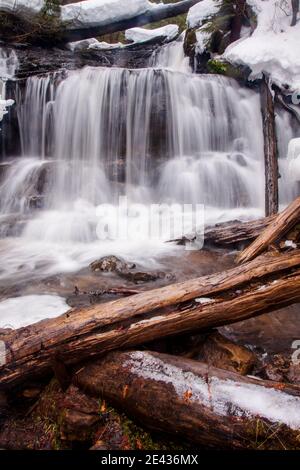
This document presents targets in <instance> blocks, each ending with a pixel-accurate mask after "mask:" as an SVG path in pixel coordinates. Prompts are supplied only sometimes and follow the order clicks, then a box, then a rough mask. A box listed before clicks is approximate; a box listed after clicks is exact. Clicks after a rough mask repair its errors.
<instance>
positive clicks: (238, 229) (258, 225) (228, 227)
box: [171, 216, 275, 248]
mask: <svg viewBox="0 0 300 470" xmlns="http://www.w3.org/2000/svg"><path fill="white" fill-rule="evenodd" d="M274 217H275V216H270V217H265V218H262V219H257V220H250V221H247V222H241V221H240V220H233V221H230V222H223V223H221V224H217V225H214V226H209V227H207V228H205V231H204V246H216V247H219V248H228V247H231V248H232V247H235V246H239V245H241V244H245V243H250V242H251V241H252V240H254V239H255V238H257V237H258V236H259V235H260V234H261V232H262V231H263V230H264V229H265V228H266V227H268V226H269V225H270V223H271V222H272V221H273V220H274ZM201 236H202V235H201ZM197 238H198V237H197V234H196V233H191V234H189V235H186V236H184V237H182V238H177V239H176V240H171V241H172V242H176V243H178V244H179V245H185V244H186V243H190V242H194V241H195V240H197Z"/></svg>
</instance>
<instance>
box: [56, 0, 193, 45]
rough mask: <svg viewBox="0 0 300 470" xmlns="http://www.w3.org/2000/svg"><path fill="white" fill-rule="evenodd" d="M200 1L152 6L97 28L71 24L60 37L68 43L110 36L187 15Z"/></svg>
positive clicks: (184, 1) (182, 1) (188, 0)
mask: <svg viewBox="0 0 300 470" xmlns="http://www.w3.org/2000/svg"><path fill="white" fill-rule="evenodd" d="M201 1H202V0H181V1H178V2H177V3H167V4H161V5H155V4H153V5H152V7H151V8H149V9H148V10H147V11H146V12H144V13H142V14H140V15H138V16H135V17H132V18H128V19H125V20H121V21H115V22H112V23H109V24H102V25H101V24H100V25H99V26H93V27H88V26H84V24H81V25H80V26H79V27H77V28H76V27H74V26H73V25H72V24H71V25H67V26H66V28H65V30H64V32H63V33H62V37H63V40H64V41H66V42H70V41H79V40H81V39H88V38H92V37H98V36H103V35H105V34H112V33H116V32H118V31H125V30H126V29H130V28H134V27H135V26H144V25H146V24H150V23H155V22H157V21H162V20H164V19H167V18H172V17H175V16H178V15H182V14H184V13H187V12H188V11H189V9H190V8H191V7H192V6H194V5H196V3H199V2H201Z"/></svg>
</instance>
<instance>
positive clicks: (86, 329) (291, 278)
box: [0, 250, 300, 387]
mask: <svg viewBox="0 0 300 470" xmlns="http://www.w3.org/2000/svg"><path fill="white" fill-rule="evenodd" d="M207 297H209V299H207ZM298 301H300V251H299V250H295V251H294V252H293V253H291V254H283V255H278V254H276V255H272V254H266V255H264V256H262V257H260V258H256V259H255V260H254V261H252V262H250V263H248V264H247V265H243V266H238V267H236V268H233V269H231V270H228V271H225V272H222V273H218V274H214V275H210V276H204V277H201V278H198V279H194V280H190V281H186V282H183V283H178V284H173V285H170V286H167V287H163V288H160V289H155V290H152V291H148V292H142V293H141V294H137V295H134V296H131V297H127V298H123V299H119V300H116V301H114V302H108V303H106V304H101V305H94V306H91V307H89V308H86V309H82V310H77V311H76V310H71V311H69V312H68V313H67V314H65V315H62V316H60V317H58V318H55V319H51V320H45V321H42V322H40V323H37V324H35V325H31V326H29V327H26V328H22V329H20V330H17V331H15V332H11V333H8V334H6V335H3V336H2V337H0V340H2V341H3V342H4V345H5V358H4V362H5V363H4V365H2V366H0V382H1V386H2V387H11V386H13V385H15V384H18V383H19V382H22V381H24V380H26V379H28V378H32V377H34V376H37V375H39V374H40V373H45V372H48V371H49V370H51V360H52V358H53V355H55V354H59V357H60V358H61V360H62V361H64V362H65V363H66V364H73V363H76V362H79V361H81V360H84V359H87V358H90V357H91V356H97V355H100V354H103V353H104V352H107V351H110V350H113V349H119V348H124V347H128V346H136V345H138V344H143V343H147V342H149V341H152V340H155V339H158V338H164V337H168V336H174V335H177V334H179V333H185V332H195V330H197V329H199V330H200V329H208V328H212V327H216V326H221V325H225V324H229V323H234V322H238V321H241V320H245V319H247V318H250V317H253V316H256V315H260V314H262V313H266V312H270V311H272V310H278V309H280V308H281V307H285V306H287V305H290V304H293V303H296V302H298ZM2 364H3V363H2Z"/></svg>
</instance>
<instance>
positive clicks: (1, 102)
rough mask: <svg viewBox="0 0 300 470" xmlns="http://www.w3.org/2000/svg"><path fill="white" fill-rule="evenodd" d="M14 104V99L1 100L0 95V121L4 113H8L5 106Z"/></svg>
mask: <svg viewBox="0 0 300 470" xmlns="http://www.w3.org/2000/svg"><path fill="white" fill-rule="evenodd" d="M13 104H14V100H2V99H1V95H0V122H1V121H2V119H3V117H4V115H5V114H7V113H8V111H7V108H8V107H9V106H12V105H13Z"/></svg>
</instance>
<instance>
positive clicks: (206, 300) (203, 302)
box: [195, 297, 215, 305]
mask: <svg viewBox="0 0 300 470" xmlns="http://www.w3.org/2000/svg"><path fill="white" fill-rule="evenodd" d="M214 301H215V300H214V299H209V298H208V297H201V298H199V299H195V302H197V303H198V304H201V305H206V304H212V303H213V302H214Z"/></svg>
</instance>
